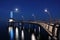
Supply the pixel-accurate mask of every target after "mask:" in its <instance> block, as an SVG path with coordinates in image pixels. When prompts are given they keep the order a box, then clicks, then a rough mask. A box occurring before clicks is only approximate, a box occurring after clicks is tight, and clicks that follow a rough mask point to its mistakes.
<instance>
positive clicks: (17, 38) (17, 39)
mask: <svg viewBox="0 0 60 40" xmlns="http://www.w3.org/2000/svg"><path fill="white" fill-rule="evenodd" d="M16 40H19V35H18V28H17V27H16Z"/></svg>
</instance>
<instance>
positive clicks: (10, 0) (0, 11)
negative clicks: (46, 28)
mask: <svg viewBox="0 0 60 40" xmlns="http://www.w3.org/2000/svg"><path fill="white" fill-rule="evenodd" d="M15 8H19V12H18V13H14V18H16V19H18V18H19V19H21V15H23V16H24V18H25V19H33V17H32V16H31V15H32V13H34V14H35V16H36V19H37V20H38V19H49V16H48V14H46V13H45V12H44V9H45V8H47V9H48V10H49V12H50V14H51V16H52V19H55V18H57V19H60V0H0V19H1V20H3V21H4V20H7V19H8V18H9V12H10V11H12V10H14V9H15Z"/></svg>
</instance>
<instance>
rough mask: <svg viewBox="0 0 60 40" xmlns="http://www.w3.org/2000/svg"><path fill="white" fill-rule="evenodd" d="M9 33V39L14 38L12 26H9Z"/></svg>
mask: <svg viewBox="0 0 60 40" xmlns="http://www.w3.org/2000/svg"><path fill="white" fill-rule="evenodd" d="M9 34H10V40H14V38H13V36H14V35H13V34H14V33H13V28H12V27H9Z"/></svg>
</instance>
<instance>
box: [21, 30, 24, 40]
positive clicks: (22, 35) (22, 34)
mask: <svg viewBox="0 0 60 40" xmlns="http://www.w3.org/2000/svg"><path fill="white" fill-rule="evenodd" d="M21 37H22V40H24V31H23V30H22V31H21Z"/></svg>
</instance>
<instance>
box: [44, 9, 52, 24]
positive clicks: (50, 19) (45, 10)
mask: <svg viewBox="0 0 60 40" xmlns="http://www.w3.org/2000/svg"><path fill="white" fill-rule="evenodd" d="M44 12H46V13H47V14H48V15H49V17H50V23H51V21H52V17H51V14H50V12H49V11H48V10H47V9H45V10H44Z"/></svg>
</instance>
